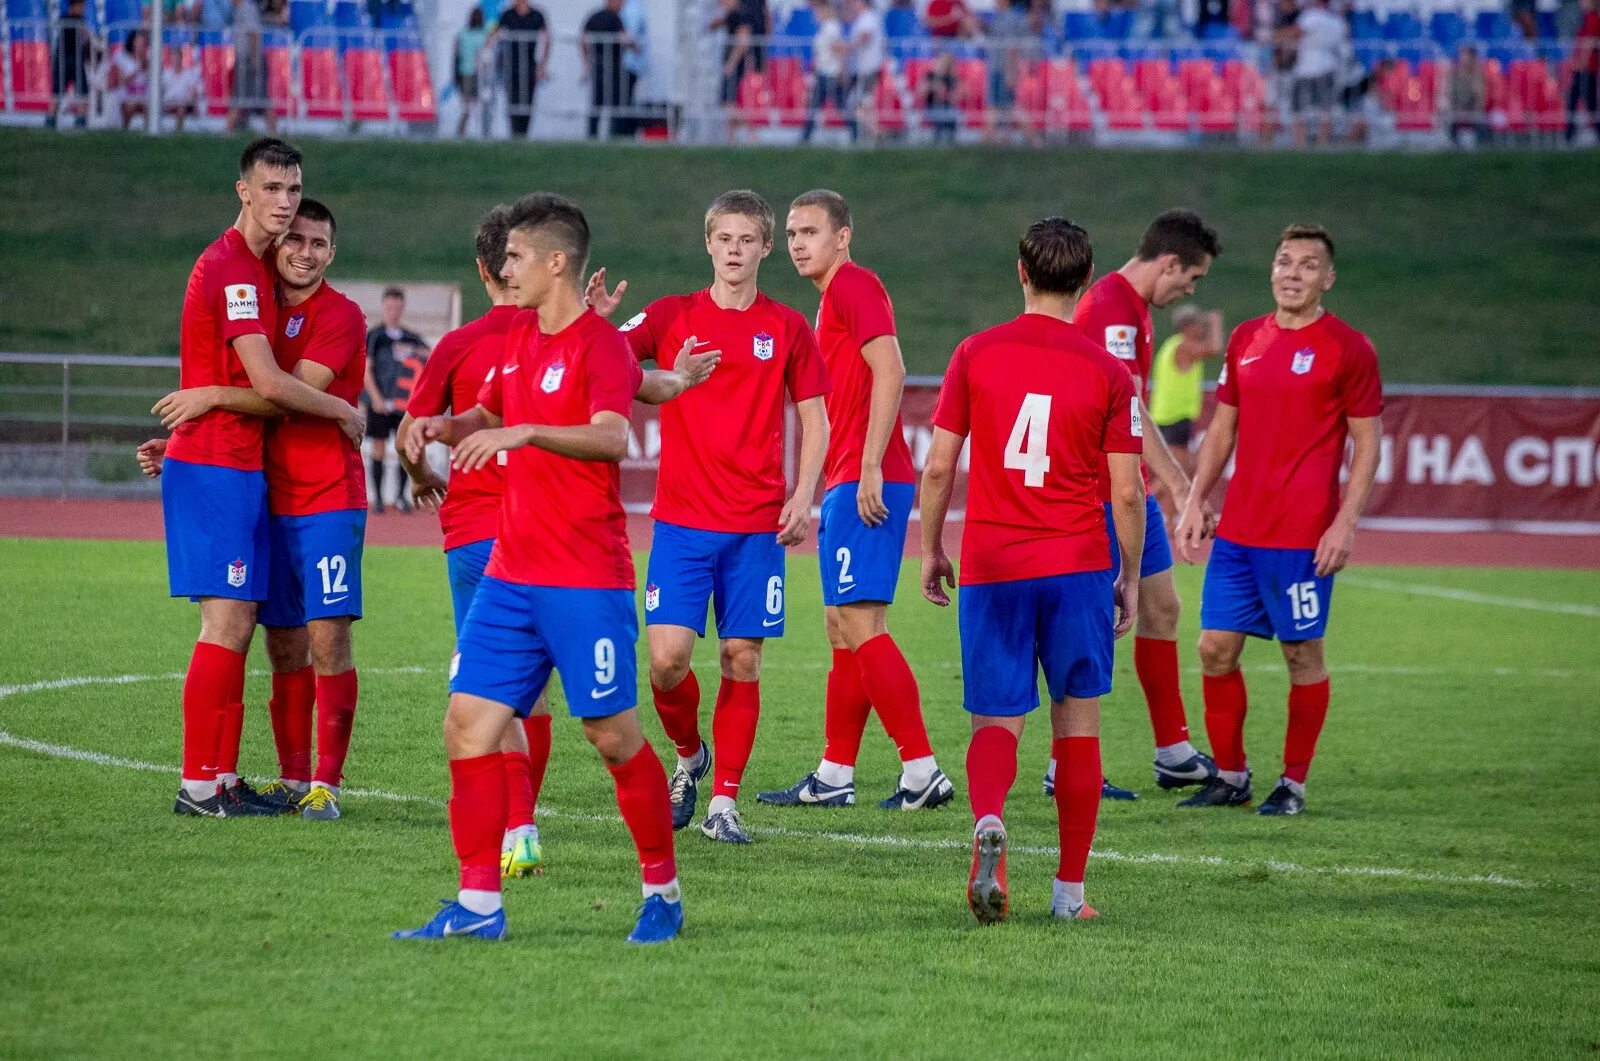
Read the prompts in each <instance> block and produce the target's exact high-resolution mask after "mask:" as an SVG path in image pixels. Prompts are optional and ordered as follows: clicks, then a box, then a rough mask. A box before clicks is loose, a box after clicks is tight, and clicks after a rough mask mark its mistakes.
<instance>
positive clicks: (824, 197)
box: [789, 188, 855, 232]
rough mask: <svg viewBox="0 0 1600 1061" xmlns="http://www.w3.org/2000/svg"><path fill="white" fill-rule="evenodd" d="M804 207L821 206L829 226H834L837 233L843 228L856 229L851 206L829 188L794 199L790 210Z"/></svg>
mask: <svg viewBox="0 0 1600 1061" xmlns="http://www.w3.org/2000/svg"><path fill="white" fill-rule="evenodd" d="M802 206H820V207H822V209H823V210H825V211H826V212H827V214H828V224H830V225H832V226H833V230H834V231H835V232H837V231H839V229H841V228H855V224H854V223H853V222H852V221H851V220H850V204H849V203H847V202H845V199H844V196H842V195H840V194H839V193H838V192H834V191H829V190H828V189H827V188H813V189H812V190H811V191H809V192H805V193H804V194H802V195H797V196H795V197H794V202H792V203H790V204H789V209H791V210H794V209H797V208H799V207H802Z"/></svg>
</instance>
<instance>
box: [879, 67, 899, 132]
mask: <svg viewBox="0 0 1600 1061" xmlns="http://www.w3.org/2000/svg"><path fill="white" fill-rule="evenodd" d="M872 105H873V112H874V114H875V115H876V117H877V122H878V131H879V132H884V133H903V132H905V130H906V106H905V96H904V93H903V92H902V86H901V84H900V76H899V75H898V74H896V73H895V71H894V69H893V67H892V66H891V65H890V64H888V63H885V64H884V68H883V73H882V75H881V76H880V77H879V78H878V87H877V88H876V89H875V90H874V91H873V95H872Z"/></svg>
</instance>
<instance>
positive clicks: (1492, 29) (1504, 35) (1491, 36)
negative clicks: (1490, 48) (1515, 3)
mask: <svg viewBox="0 0 1600 1061" xmlns="http://www.w3.org/2000/svg"><path fill="white" fill-rule="evenodd" d="M1474 28H1475V29H1476V30H1477V33H1476V34H1475V36H1476V37H1477V38H1478V39H1479V40H1480V41H1509V40H1510V39H1511V38H1512V36H1513V35H1514V33H1513V30H1512V27H1511V19H1510V18H1509V17H1508V16H1507V15H1506V13H1505V12H1504V11H1479V12H1478V21H1477V24H1476V26H1475V27H1474Z"/></svg>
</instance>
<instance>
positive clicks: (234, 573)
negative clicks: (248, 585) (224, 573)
mask: <svg viewBox="0 0 1600 1061" xmlns="http://www.w3.org/2000/svg"><path fill="white" fill-rule="evenodd" d="M245 570H246V568H245V563H244V561H243V560H235V561H234V562H233V563H231V564H229V565H228V585H230V586H232V587H233V588H234V589H238V588H239V587H240V586H242V585H244V575H245Z"/></svg>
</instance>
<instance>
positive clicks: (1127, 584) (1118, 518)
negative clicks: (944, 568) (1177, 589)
mask: <svg viewBox="0 0 1600 1061" xmlns="http://www.w3.org/2000/svg"><path fill="white" fill-rule="evenodd" d="M1106 463H1107V465H1108V466H1109V467H1110V469H1111V525H1112V526H1113V527H1114V528H1116V532H1117V549H1118V550H1119V551H1120V552H1121V554H1122V573H1121V574H1120V575H1118V576H1117V584H1116V587H1115V593H1116V598H1117V624H1116V626H1115V627H1114V629H1115V631H1116V635H1117V636H1118V637H1121V636H1122V635H1123V634H1125V633H1127V632H1128V631H1129V630H1132V629H1133V620H1134V616H1136V615H1138V614H1139V558H1140V557H1141V556H1143V555H1144V484H1143V483H1142V482H1141V481H1140V480H1139V455H1138V454H1136V453H1107V454H1106ZM924 504H926V503H924ZM924 512H926V509H924Z"/></svg>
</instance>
